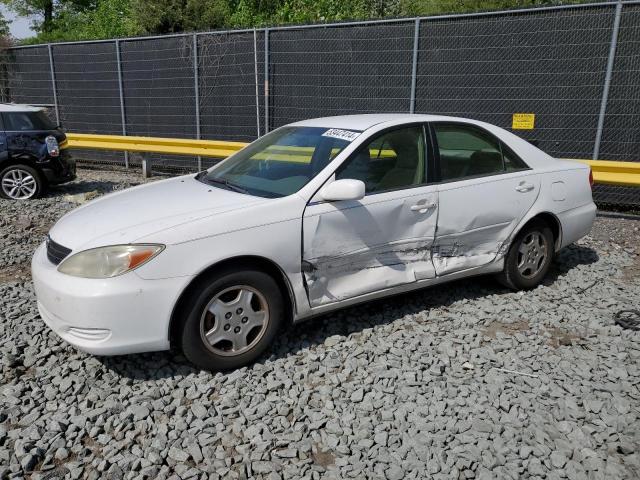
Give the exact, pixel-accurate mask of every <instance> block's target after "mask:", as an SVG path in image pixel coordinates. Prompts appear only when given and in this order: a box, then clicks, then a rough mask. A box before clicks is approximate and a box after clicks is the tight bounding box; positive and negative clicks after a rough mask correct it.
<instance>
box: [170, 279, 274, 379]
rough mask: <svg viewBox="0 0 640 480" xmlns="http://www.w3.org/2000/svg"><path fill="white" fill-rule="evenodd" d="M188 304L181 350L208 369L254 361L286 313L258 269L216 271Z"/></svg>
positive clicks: (271, 283) (268, 343)
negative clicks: (216, 273) (217, 272)
mask: <svg viewBox="0 0 640 480" xmlns="http://www.w3.org/2000/svg"><path fill="white" fill-rule="evenodd" d="M186 305H187V306H186V308H185V309H184V311H183V318H182V334H181V346H182V351H183V353H184V355H185V357H187V358H188V359H189V360H190V361H191V362H193V363H194V364H196V365H198V366H199V367H201V368H204V369H206V370H229V369H234V368H238V367H242V366H244V365H247V364H249V363H251V362H253V361H254V360H256V359H257V358H258V357H259V356H260V355H261V354H262V352H264V350H265V349H266V348H267V347H268V346H269V345H270V344H271V342H272V341H273V339H274V337H275V335H276V333H277V332H278V329H279V327H280V324H281V323H282V317H283V315H284V302H283V299H282V293H281V292H280V288H279V287H278V284H277V283H276V282H275V281H274V280H273V278H271V277H270V276H269V275H267V274H266V273H264V272H260V271H238V272H233V271H230V272H226V273H221V274H219V275H216V276H214V277H212V278H210V279H209V280H208V281H206V282H204V283H203V284H202V285H201V286H200V288H198V289H196V291H194V293H193V294H192V295H191V297H190V299H189V301H187V302H186Z"/></svg>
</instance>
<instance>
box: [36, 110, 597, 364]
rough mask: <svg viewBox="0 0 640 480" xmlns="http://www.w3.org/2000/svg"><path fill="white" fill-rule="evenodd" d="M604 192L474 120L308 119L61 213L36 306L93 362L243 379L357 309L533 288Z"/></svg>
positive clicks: (575, 169)
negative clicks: (154, 359)
mask: <svg viewBox="0 0 640 480" xmlns="http://www.w3.org/2000/svg"><path fill="white" fill-rule="evenodd" d="M591 183H592V179H591V174H590V170H589V167H588V166H586V165H582V164H580V163H577V162H569V161H560V160H556V159H554V158H551V157H550V156H549V155H547V154H545V153H544V152H542V151H540V150H539V149H537V148H536V147H534V146H532V145H530V144H529V143H527V142H526V141H524V140H522V139H520V138H518V137H517V136H515V135H513V134H511V133H509V132H507V131H505V130H503V129H501V128H498V127H495V126H493V125H488V124H486V123H482V122H478V121H473V120H467V119H461V118H451V117H440V116H431V115H356V116H342V117H332V118H320V119H315V120H307V121H303V122H298V123H294V124H291V125H287V126H284V127H281V128H279V129H277V130H275V131H273V132H271V133H269V134H267V135H265V136H263V137H262V138H260V139H258V140H257V141H255V142H253V143H252V144H250V145H249V146H247V147H246V148H244V149H243V150H241V151H240V152H239V153H237V154H235V155H233V156H232V157H230V158H228V159H227V160H225V161H223V162H221V163H219V164H218V165H216V166H215V167H213V168H211V169H209V170H208V171H204V172H200V173H199V174H197V175H186V176H181V177H177V178H172V179H169V180H164V181H159V182H153V183H149V184H146V185H143V186H139V187H136V188H131V189H128V190H124V191H120V192H116V193H113V194H110V195H107V196H105V197H102V198H100V199H97V200H95V201H93V202H90V203H88V204H86V205H84V206H82V207H80V208H78V209H76V210H74V211H72V212H71V213H69V214H67V215H65V216H64V217H63V218H62V219H60V221H58V222H57V223H56V224H55V226H54V227H53V228H52V229H51V231H50V234H49V237H48V238H47V241H46V243H43V244H42V245H41V246H40V247H39V248H38V249H37V251H36V253H35V255H34V258H33V264H32V268H33V280H34V284H35V289H36V293H37V297H38V307H39V309H40V314H41V316H42V318H43V319H44V321H45V322H46V323H47V325H49V326H50V327H51V328H52V329H53V330H54V331H55V332H56V333H57V334H58V335H60V336H61V337H62V338H63V339H64V340H66V341H67V342H69V343H71V344H73V345H75V346H77V347H78V348H80V349H82V350H84V351H87V352H90V353H93V354H99V355H114V354H125V353H134V352H144V351H152V350H165V349H169V348H170V347H171V346H175V347H177V348H180V349H181V350H182V351H183V352H184V354H185V355H186V357H187V358H188V359H190V360H191V361H192V362H193V363H195V364H197V365H199V366H201V367H203V368H206V369H229V368H235V367H238V366H241V365H245V364H247V363H249V362H251V361H253V360H255V359H256V358H257V357H258V356H259V355H260V354H261V353H262V352H263V351H264V350H265V349H266V348H267V347H268V346H269V344H270V343H271V342H272V340H273V339H274V337H275V336H276V335H277V334H278V331H279V328H280V327H281V326H283V324H285V323H287V322H289V321H294V322H296V321H299V320H302V319H306V318H309V317H312V316H314V315H317V314H320V313H324V312H328V311H331V310H334V309H337V308H341V307H344V306H346V305H351V304H354V303H357V302H364V301H367V300H370V299H374V298H379V297H382V296H386V295H392V294H396V293H399V292H406V291H409V290H414V289H418V288H423V287H427V286H429V285H434V284H437V283H442V282H446V281H449V280H454V279H459V278H462V277H468V276H472V275H480V274H497V275H498V277H499V278H500V279H501V280H502V282H503V283H504V284H505V285H507V286H509V287H510V288H513V289H529V288H533V287H535V286H536V285H538V284H539V283H540V282H541V281H542V279H543V278H544V276H545V274H546V273H547V271H548V269H549V266H550V263H551V260H552V258H553V256H554V253H555V252H557V251H558V250H559V249H561V248H562V247H564V246H566V245H568V244H570V243H572V242H574V241H576V240H578V239H579V238H580V237H582V236H584V235H586V234H587V233H588V232H589V230H590V229H591V225H592V223H593V220H594V217H595V211H596V207H595V205H594V203H593V201H592V197H591ZM428 294H429V293H428V291H426V292H425V295H428Z"/></svg>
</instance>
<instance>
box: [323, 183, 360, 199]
mask: <svg viewBox="0 0 640 480" xmlns="http://www.w3.org/2000/svg"><path fill="white" fill-rule="evenodd" d="M364 191H365V186H364V182H363V181H362V180H352V179H349V178H345V179H343V180H336V181H334V182H331V183H330V184H329V185H325V186H324V187H323V188H322V190H320V196H322V199H323V200H326V201H327V202H335V201H338V200H360V199H361V198H364Z"/></svg>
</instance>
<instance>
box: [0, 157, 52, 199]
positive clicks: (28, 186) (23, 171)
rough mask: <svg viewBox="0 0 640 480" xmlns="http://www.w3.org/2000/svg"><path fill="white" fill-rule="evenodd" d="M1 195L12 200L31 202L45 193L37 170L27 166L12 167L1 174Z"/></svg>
mask: <svg viewBox="0 0 640 480" xmlns="http://www.w3.org/2000/svg"><path fill="white" fill-rule="evenodd" d="M0 187H1V188H0V195H1V196H2V197H3V198H8V199H11V200H29V199H30V198H36V197H38V196H40V195H41V194H42V192H43V191H44V182H43V181H42V178H41V177H40V174H39V173H38V172H37V170H35V169H33V168H31V167H29V166H27V165H11V166H9V167H7V168H5V169H4V170H2V172H0Z"/></svg>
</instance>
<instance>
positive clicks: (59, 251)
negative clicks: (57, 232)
mask: <svg viewBox="0 0 640 480" xmlns="http://www.w3.org/2000/svg"><path fill="white" fill-rule="evenodd" d="M70 253H71V249H70V248H67V247H63V246H62V245H60V244H59V243H56V242H54V241H53V240H52V239H51V237H47V258H48V259H49V261H50V262H51V263H53V264H54V265H58V264H59V263H60V262H61V261H62V260H64V259H65V258H66V256H67V255H69V254H70Z"/></svg>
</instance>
